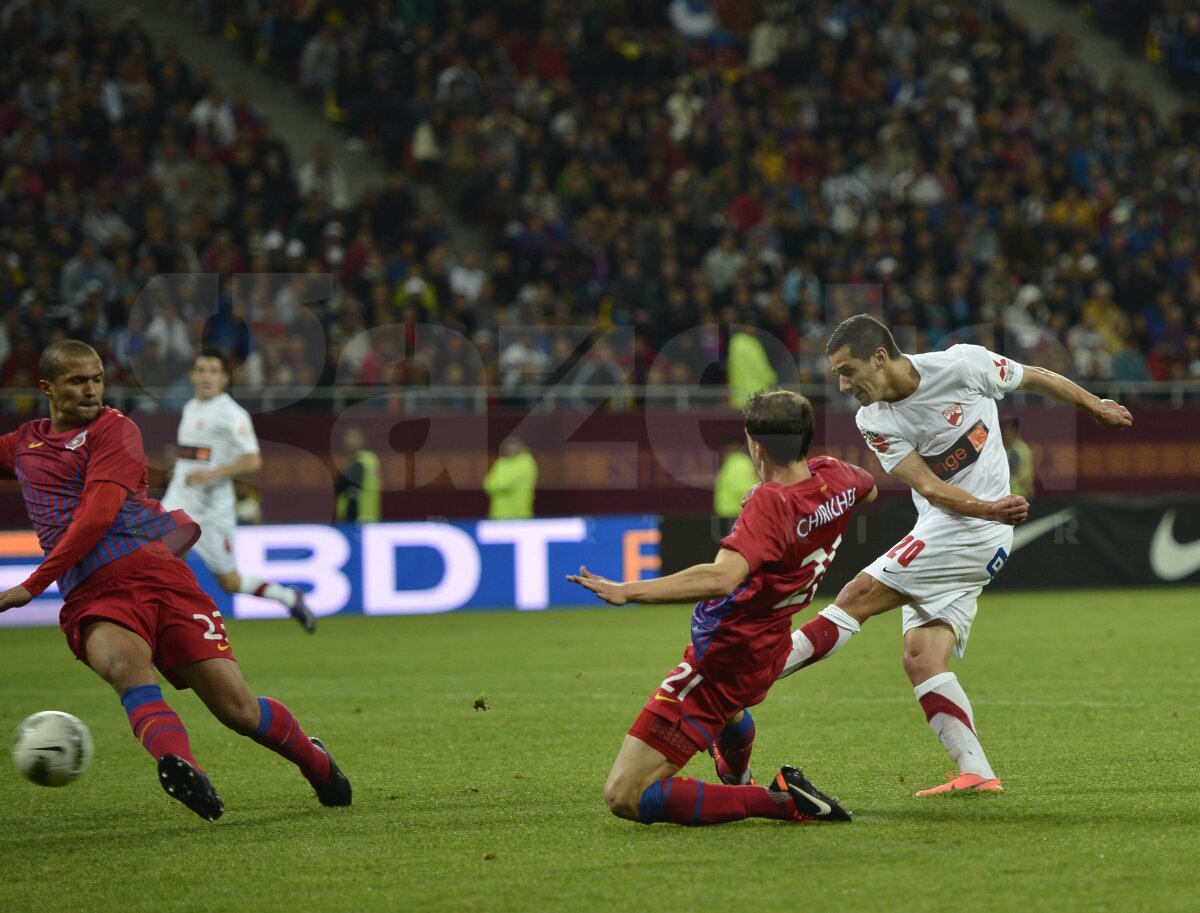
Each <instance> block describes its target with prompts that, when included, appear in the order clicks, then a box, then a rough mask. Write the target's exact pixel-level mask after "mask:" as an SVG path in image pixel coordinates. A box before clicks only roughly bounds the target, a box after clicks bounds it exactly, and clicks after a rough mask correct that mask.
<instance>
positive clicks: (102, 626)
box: [0, 339, 351, 821]
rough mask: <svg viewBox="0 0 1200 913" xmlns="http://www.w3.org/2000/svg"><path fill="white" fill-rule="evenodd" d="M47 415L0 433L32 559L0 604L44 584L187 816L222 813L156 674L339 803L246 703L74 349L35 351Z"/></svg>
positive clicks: (274, 724) (206, 611)
mask: <svg viewBox="0 0 1200 913" xmlns="http://www.w3.org/2000/svg"><path fill="white" fill-rule="evenodd" d="M40 373H41V381H40V384H39V385H40V387H41V389H42V392H43V393H44V394H45V395H46V397H47V399H48V400H49V402H50V418H48V419H44V418H43V419H35V420H33V421H30V422H26V423H25V424H23V425H21V427H20V428H18V429H17V430H16V431H13V432H11V433H10V434H5V435H0V464H3V465H4V466H6V467H9V468H11V469H12V471H13V472H14V473H15V474H16V477H17V480H18V481H19V482H20V484H21V494H22V495H23V496H24V498H25V508H26V510H27V511H28V512H29V517H30V519H31V520H32V522H33V527H34V529H35V530H36V531H37V534H38V541H39V542H40V543H41V546H42V549H43V550H44V551H45V553H46V557H45V559H44V560H43V561H42V563H41V565H40V566H39V567H38V569H37V570H36V571H34V573H33V574H31V575H30V576H29V578H28V579H27V580H26V581H25V582H24V583H22V584H21V585H20V586H15V587H12V588H11V589H8V590H5V591H4V592H3V593H0V612H3V611H5V610H6V609H11V608H14V607H18V606H23V605H25V604H26V603H28V602H29V601H30V600H31V599H33V598H34V597H35V596H38V595H40V594H41V593H42V591H44V590H45V589H46V587H47V586H49V585H50V583H51V582H52V581H54V580H56V579H57V581H58V588H59V590H60V591H61V593H62V596H63V600H64V602H63V608H62V612H61V614H60V616H59V626H60V627H61V628H62V630H63V633H64V634H65V635H66V637H67V643H68V644H69V645H70V647H71V651H72V652H73V653H74V654H75V656H76V657H77V658H78V659H79V660H81V661H82V662H84V663H86V664H87V665H88V666H90V667H91V669H92V670H93V671H94V672H95V673H96V674H97V675H99V676H100V677H101V678H102V679H104V680H105V681H106V682H108V683H109V684H110V685H112V687H113V689H114V690H115V691H116V692H117V694H118V695H120V697H121V704H122V705H123V706H124V708H125V712H126V714H127V715H128V717H129V723H130V726H131V727H132V728H133V733H134V735H135V736H136V737H137V738H138V741H140V742H141V743H142V746H143V747H144V748H145V749H146V751H148V752H149V753H150V755H151V756H152V757H153V758H154V759H155V760H156V761H157V762H158V776H159V782H160V783H161V785H162V787H163V789H164V790H165V791H166V792H167V794H168V795H169V796H171V797H172V798H174V799H178V800H179V801H180V802H182V803H183V804H184V805H186V806H187V807H188V808H190V809H191V810H192V811H194V812H195V813H196V814H197V815H199V816H200V817H201V818H205V819H207V820H210V821H212V820H215V819H217V818H219V817H220V816H221V814H222V812H223V811H224V808H225V807H224V805H223V803H222V802H221V797H220V796H219V795H218V794H217V791H216V790H215V789H214V788H213V786H212V784H211V783H210V782H209V779H208V776H207V775H206V774H205V772H204V770H203V769H202V768H201V767H200V766H199V765H198V764H197V763H196V759H195V757H193V755H192V749H191V745H190V742H189V740H188V733H187V729H185V728H184V725H183V722H182V721H181V720H180V719H179V717H178V716H177V715H176V714H175V711H174V710H172V709H171V707H170V706H169V705H168V704H167V703H166V701H164V700H163V694H162V688H161V687H160V686H159V683H158V676H157V675H156V674H155V669H156V668H157V669H158V670H159V671H160V672H162V674H163V676H165V677H166V679H167V680H168V681H169V682H170V683H171V684H172V685H174V686H175V687H176V688H179V689H183V688H191V689H193V690H194V691H195V692H196V694H197V696H199V698H200V699H201V700H202V701H203V702H204V705H205V706H206V707H207V708H208V709H209V711H210V712H211V713H212V714H213V716H215V717H216V718H217V719H218V720H220V721H221V722H222V723H224V724H225V725H226V726H228V727H229V728H230V729H232V730H233V731H234V732H237V733H239V734H241V735H244V736H247V737H248V738H251V739H253V740H254V741H255V742H258V743H259V744H260V745H263V746H265V747H267V748H270V749H271V750H272V751H274V752H276V753H278V754H280V755H282V756H283V757H285V758H287V759H288V760H289V761H291V762H292V763H293V764H295V765H296V766H297V767H298V768H300V772H301V773H302V774H303V775H304V777H305V778H306V779H307V780H308V782H309V783H310V784H311V785H312V787H313V789H314V790H316V793H317V798H318V799H319V800H320V801H321V804H322V805H349V804H350V801H351V788H350V781H349V780H347V779H346V777H345V775H344V774H343V773H342V772H341V770H339V769H338V766H337V764H335V763H334V761H333V758H332V757H331V756H330V755H329V752H328V751H326V750H325V747H324V746H323V745H322V744H321V742H320V741H319V740H318V739H310V738H309V737H308V736H306V735H305V734H304V731H303V730H302V729H301V728H300V724H299V723H298V722H297V721H296V718H295V717H294V716H292V713H291V711H290V710H288V708H287V707H286V706H284V705H283V704H282V703H280V702H279V701H276V700H274V699H273V698H269V697H255V696H254V693H253V692H252V691H251V690H250V688H249V687H248V686H247V684H246V680H245V679H244V678H243V677H242V673H241V669H240V667H239V665H238V663H237V661H236V660H235V659H234V656H233V652H232V650H231V649H230V646H229V641H228V640H227V639H226V635H225V626H224V624H223V622H222V620H221V613H220V612H219V611H218V610H217V607H216V606H215V605H214V604H213V601H212V599H210V598H209V597H208V596H207V595H206V594H205V593H204V591H203V590H201V589H200V587H199V585H198V584H197V583H196V578H195V576H194V575H193V574H192V571H191V569H190V568H189V567H188V565H187V563H186V562H184V561H182V560H180V558H179V557H178V556H180V555H183V554H184V553H186V552H187V550H188V548H190V547H191V545H192V544H193V543H194V542H195V541H196V538H197V537H198V536H199V535H200V530H199V529H198V528H197V526H196V523H195V522H194V521H193V520H192V518H191V517H189V516H188V515H187V514H186V513H185V512H183V511H180V510H175V511H171V512H170V513H168V512H167V511H166V510H165V509H164V508H163V506H162V505H161V504H160V503H159V502H158V501H155V500H154V499H152V498H151V497H149V494H148V488H147V484H146V454H145V452H144V450H143V449H142V435H141V432H140V431H139V430H138V427H137V425H135V424H134V423H133V422H132V421H130V420H129V419H128V418H126V417H125V416H124V415H122V414H121V413H120V412H118V411H117V410H116V409H110V408H107V407H106V406H104V404H103V399H104V367H103V365H102V364H101V361H100V357H99V356H98V355H97V354H96V352H95V350H94V349H92V347H91V346H89V345H87V344H86V343H82V342H79V341H77V340H73V339H68V340H62V341H60V342H56V343H53V344H52V345H50V346H48V347H47V348H46V350H45V351H44V352H43V353H42V357H41V364H40Z"/></svg>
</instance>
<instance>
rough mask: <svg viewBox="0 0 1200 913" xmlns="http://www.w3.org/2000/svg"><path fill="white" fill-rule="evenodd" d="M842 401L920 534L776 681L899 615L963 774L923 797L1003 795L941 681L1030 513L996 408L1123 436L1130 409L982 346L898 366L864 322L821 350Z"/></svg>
mask: <svg viewBox="0 0 1200 913" xmlns="http://www.w3.org/2000/svg"><path fill="white" fill-rule="evenodd" d="M826 351H827V353H828V354H829V362H830V366H831V367H832V369H833V373H834V374H836V375H837V377H838V387H839V389H840V390H841V391H842V392H843V393H852V394H854V397H855V398H856V399H857V400H858V402H859V403H860V404H861V408H860V409H859V410H858V416H857V422H858V429H859V431H860V432H861V433H862V436H863V437H864V438H865V439H866V441H867V444H868V446H869V447H870V448H871V450H873V451H874V452H875V454H876V456H878V457H879V462H880V463H881V464H882V466H883V468H884V469H885V470H887V472H888V473H889V474H890V475H892V476H893V477H895V478H897V479H899V480H900V481H901V482H903V483H904V484H905V485H908V486H909V487H910V488H911V489H912V497H913V503H914V504H915V505H916V507H917V525H916V526H914V527H913V530H912V532H911V533H909V534H908V535H907V536H905V537H904V538H903V539H901V540H900V541H899V542H897V543H896V545H895V546H893V547H892V548H891V549H890V550H889V551H888V552H887V553H886V554H884V555H881V556H880V557H879V558H878V559H876V560H875V561H874V562H873V563H872V564H871V565H869V566H868V567H867V568H866V569H865V570H863V571H862V572H861V573H860V574H859V575H858V576H857V577H855V578H854V580H852V581H851V582H850V583H848V584H846V586H845V587H843V588H842V591H841V592H840V593H839V594H838V597H837V600H836V602H835V603H834V604H833V605H830V606H828V607H827V608H825V609H824V610H823V611H822V612H821V613H820V614H819V615H818V616H817V617H816V618H814V619H813V620H812V621H810V622H808V624H806V625H804V626H803V627H802V628H800V629H799V630H798V631H796V632H795V634H794V635H793V638H792V640H793V644H794V648H793V650H792V655H791V656H790V657H788V661H787V665H786V666H785V668H784V671H783V674H784V675H790V674H791V673H792V672H794V671H796V670H797V669H800V668H803V667H805V666H809V665H811V664H813V663H815V662H817V661H818V660H821V659H824V658H825V657H827V656H830V655H832V654H833V653H834V652H835V651H836V650H838V649H839V648H840V647H841V646H842V645H843V644H844V643H845V642H846V641H847V640H849V639H850V637H851V636H852V635H853V634H856V633H858V631H859V627H860V626H861V625H862V624H863V622H865V621H866V620H867V619H868V618H870V617H871V616H873V615H879V614H881V613H883V612H888V611H891V610H892V609H895V608H898V607H900V606H903V607H904V616H903V630H904V671H905V672H906V673H908V677H909V680H910V681H911V682H912V685H913V689H914V692H915V694H916V697H917V700H918V701H919V702H920V704H921V707H922V709H923V710H924V711H925V718H926V719H927V720H928V721H929V724H930V726H931V727H932V728H933V731H934V732H935V733H936V734H937V736H938V738H939V739H940V740H941V742H942V745H943V746H944V747H945V748H946V750H947V751H948V752H949V753H950V755H951V757H952V758H954V761H955V763H956V764H957V765H958V771H957V772H953V771H952V772H951V773H950V774H949V776H948V779H947V782H946V783H942V784H940V785H938V786H934V787H932V788H930V789H923V790H921V791H920V792H918V793H917V795H918V796H928V795H942V794H950V793H956V792H1001V791H1002V787H1001V783H1000V778H999V777H997V776H996V774H995V772H994V771H993V770H992V767H991V764H990V763H989V762H988V759H987V756H986V755H985V754H984V751H983V746H982V745H981V744H980V741H979V737H978V735H977V734H976V731H975V720H974V716H973V714H972V711H971V703H970V701H969V700H967V695H966V693H965V692H964V691H963V689H962V686H961V685H959V683H958V679H957V677H956V676H955V674H954V673H953V672H951V671H950V669H949V661H950V654H951V653H953V654H954V655H955V656H957V657H959V658H960V659H961V658H962V655H963V651H964V650H965V649H966V646H967V638H968V636H969V635H970V633H971V625H972V623H973V622H974V620H975V613H976V610H977V607H978V598H979V593H980V592H981V591H982V589H983V587H984V586H986V585H987V584H988V583H989V582H990V581H991V580H992V578H993V577H995V576H996V574H997V573H999V571H1000V569H1001V568H1003V567H1004V564H1005V562H1006V561H1007V560H1008V556H1009V553H1010V552H1011V551H1012V540H1013V530H1012V527H1013V525H1015V524H1017V523H1020V522H1021V521H1022V520H1024V519H1025V517H1026V516H1027V515H1028V512H1029V504H1028V503H1027V502H1026V500H1025V499H1024V498H1022V497H1020V496H1017V495H1013V494H1010V491H1009V476H1008V459H1007V457H1006V456H1005V453H1004V446H1003V444H1002V443H1001V440H1000V434H999V430H1000V429H999V423H998V421H997V411H996V401H997V400H999V399H1001V398H1003V396H1004V395H1005V394H1006V393H1012V392H1014V391H1016V390H1024V391H1029V392H1033V393H1037V394H1040V395H1041V396H1045V397H1047V398H1048V399H1052V400H1055V401H1057V402H1060V403H1069V404H1071V405H1074V406H1076V407H1078V408H1079V409H1081V410H1082V411H1084V412H1086V413H1088V414H1089V415H1091V416H1092V418H1094V419H1095V420H1096V422H1097V423H1099V424H1100V425H1102V426H1103V427H1105V428H1128V427H1129V426H1130V425H1131V424H1132V422H1133V419H1132V417H1131V416H1130V414H1129V410H1128V409H1126V408H1125V407H1124V406H1121V405H1118V404H1117V403H1115V402H1113V401H1112V400H1107V399H1100V398H1098V397H1096V396H1093V395H1092V394H1090V393H1088V392H1087V391H1086V390H1084V389H1082V388H1081V387H1079V386H1077V385H1076V384H1074V383H1072V382H1071V381H1069V380H1067V379H1066V378H1065V377H1062V376H1060V375H1058V374H1055V373H1054V372H1053V371H1047V370H1045V369H1044V368H1038V367H1034V366H1022V365H1020V364H1018V363H1016V362H1014V361H1013V360H1012V359H1010V358H1005V357H1003V356H1000V355H997V354H995V353H994V352H990V351H988V350H987V349H985V348H983V347H982V346H973V345H956V346H951V347H950V348H949V349H947V350H946V351H944V352H929V353H926V354H923V355H902V354H901V353H900V350H899V348H897V346H896V341H895V339H893V338H892V333H891V331H890V330H889V329H888V328H887V327H886V326H884V325H883V324H882V323H880V322H879V321H878V320H876V319H875V318H873V317H870V316H867V315H866V314H859V315H857V316H855V317H851V318H849V319H847V320H845V321H843V322H842V323H841V324H839V325H838V327H837V328H836V329H835V330H834V332H833V335H832V336H830V338H829V342H828V344H827V346H826Z"/></svg>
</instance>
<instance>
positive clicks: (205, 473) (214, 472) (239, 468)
mask: <svg viewBox="0 0 1200 913" xmlns="http://www.w3.org/2000/svg"><path fill="white" fill-rule="evenodd" d="M260 469H262V454H258V453H244V454H242V455H241V456H240V457H238V458H237V459H236V460H234V461H233V462H232V463H226V464H225V465H224V466H218V467H216V468H215V469H193V470H192V471H191V472H189V473H188V474H187V478H186V479H184V480H183V481H184V482H186V483H187V484H188V485H204V484H206V483H208V482H215V481H216V480H217V479H236V478H239V477H240V476H248V475H251V474H252V473H255V472H258V471H259V470H260Z"/></svg>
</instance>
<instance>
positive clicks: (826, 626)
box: [779, 605, 862, 678]
mask: <svg viewBox="0 0 1200 913" xmlns="http://www.w3.org/2000/svg"><path fill="white" fill-rule="evenodd" d="M861 630H862V627H861V626H860V625H859V623H858V622H857V621H855V620H854V619H853V618H851V617H850V616H849V615H847V614H846V613H845V612H843V611H842V610H841V609H839V608H838V607H837V606H836V605H829V606H826V607H825V608H824V609H822V610H821V613H820V614H819V615H817V617H816V618H814V619H813V620H812V621H810V622H808V624H805V625H803V626H801V627H799V628H797V629H796V630H795V631H793V632H792V652H791V653H789V654H788V658H787V661H786V662H784V664H783V671H782V672H780V673H779V677H780V678H787V677H788V676H789V675H791V674H792V673H793V672H795V671H796V670H797V669H803V668H804V667H805V666H810V665H812V664H813V663H815V662H817V661H818V660H822V659H825V657H827V656H832V655H833V654H834V653H836V652H837V651H838V650H840V649H841V648H842V645H843V644H845V643H846V641H848V640H849V639H850V638H851V637H852V636H854V635H855V634H857V633H858V632H859V631H861ZM810 635H811V637H810ZM818 644H820V647H818Z"/></svg>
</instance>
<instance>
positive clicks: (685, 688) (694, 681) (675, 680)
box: [654, 663, 704, 702]
mask: <svg viewBox="0 0 1200 913" xmlns="http://www.w3.org/2000/svg"><path fill="white" fill-rule="evenodd" d="M675 669H676V671H674V672H672V673H671V674H670V675H668V676H667V677H666V678H664V679H663V682H662V684H661V685H659V686H658V690H659V691H665V692H666V693H667V694H668V695H675V696H674V697H660V696H659V695H657V694H656V695H654V697H655V698H656V699H657V700H660V701H672V702H679V701H682V700H683V699H684V698H685V697H687V696H688V694H689V693H690V692H691V690H692V689H693V688H695V687H696V686H697V685H698V684H700V682H701V680H702V679H703V678H704V676H703V675H701V674H700V673H699V672H696V671H695V670H694V669H693V668H692V666H691V664H690V663H680V664H679V665H678V666H676V667H675ZM684 682H686V683H687V684H684ZM676 691H678V694H676Z"/></svg>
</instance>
